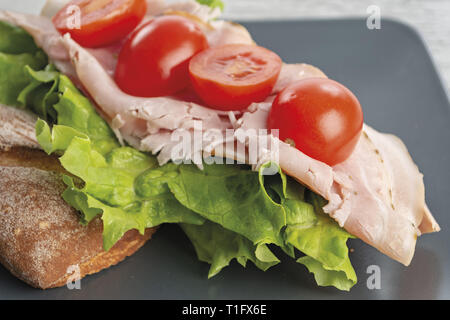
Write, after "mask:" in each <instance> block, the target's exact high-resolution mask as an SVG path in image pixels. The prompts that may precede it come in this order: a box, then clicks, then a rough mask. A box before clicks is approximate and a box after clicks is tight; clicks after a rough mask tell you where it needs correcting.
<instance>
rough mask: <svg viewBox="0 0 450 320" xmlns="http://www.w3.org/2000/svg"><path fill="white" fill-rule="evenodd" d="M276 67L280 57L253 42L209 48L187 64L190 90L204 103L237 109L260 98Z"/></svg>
mask: <svg viewBox="0 0 450 320" xmlns="http://www.w3.org/2000/svg"><path fill="white" fill-rule="evenodd" d="M280 70H281V59H280V57H279V56H278V55H277V54H275V53H274V52H272V51H270V50H268V49H265V48H262V47H259V46H256V45H243V44H230V45H225V46H220V47H213V48H209V49H208V50H205V51H203V52H200V53H199V54H197V55H196V56H195V57H194V58H192V60H191V62H190V63H189V73H190V76H191V82H192V85H193V87H194V90H195V91H196V92H197V94H198V95H199V96H200V98H201V99H202V100H203V101H204V102H205V103H206V104H207V105H209V106H210V107H212V108H214V109H219V110H241V109H245V108H246V107H248V105H249V104H251V103H252V102H260V101H263V100H264V99H265V98H267V96H268V95H269V94H270V93H271V91H272V89H273V86H274V85H275V82H276V81H277V78H278V75H279V74H280Z"/></svg>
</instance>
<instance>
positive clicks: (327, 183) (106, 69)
mask: <svg viewBox="0 0 450 320" xmlns="http://www.w3.org/2000/svg"><path fill="white" fill-rule="evenodd" d="M160 3H161V2H160ZM155 8H156V9H152V10H153V13H152V14H161V13H170V14H179V12H180V11H182V12H184V13H185V15H186V16H189V15H191V16H192V15H194V16H195V17H196V18H195V19H199V20H201V21H202V27H203V28H204V30H205V32H206V34H207V36H208V39H209V41H210V45H212V46H214V45H221V44H224V43H253V40H252V39H251V37H250V35H249V34H248V32H247V30H245V28H243V27H242V26H237V25H234V24H231V23H228V22H223V21H220V20H211V17H213V16H214V12H213V11H211V9H209V8H204V7H203V6H200V5H199V4H198V3H195V2H192V1H188V2H185V3H183V4H176V5H172V6H171V7H170V6H162V5H161V6H160V7H155ZM177 12H178V13H177ZM0 19H2V20H7V21H9V22H12V23H14V24H17V25H19V26H22V27H24V28H25V29H26V30H27V31H29V32H30V33H31V34H32V36H33V37H34V38H35V39H36V42H37V44H38V45H39V46H41V47H42V48H43V49H44V50H45V51H46V52H47V53H48V54H49V56H50V59H52V61H55V62H59V63H60V64H59V65H62V66H66V67H67V68H66V69H62V70H63V72H66V71H65V70H68V71H67V72H69V71H72V72H73V75H74V76H75V77H76V78H77V79H78V81H80V83H81V84H82V86H83V88H84V89H85V90H86V91H87V92H88V93H89V95H90V97H91V98H92V99H93V100H94V102H95V103H96V104H97V106H98V107H99V108H100V109H101V111H102V113H104V114H105V116H106V118H107V120H108V121H109V122H110V124H111V125H112V127H113V129H114V130H115V131H116V132H117V133H118V135H119V136H123V138H124V139H125V140H126V141H127V142H128V143H129V144H130V145H132V146H134V147H135V148H138V149H140V150H143V151H149V152H153V153H155V154H158V161H159V162H160V164H163V163H166V162H168V161H170V160H173V161H176V160H190V159H195V158H198V157H200V159H201V156H202V152H203V151H205V150H207V151H208V152H211V153H213V154H215V155H218V156H223V157H228V158H233V159H238V160H241V161H245V160H246V159H248V154H247V152H248V150H246V148H249V145H248V141H249V140H246V139H240V138H239V137H238V135H237V134H236V133H235V134H234V135H232V136H226V135H223V133H224V132H225V130H226V129H228V128H234V129H236V132H242V131H244V132H248V130H249V129H254V130H256V131H254V132H257V130H258V129H265V128H266V119H267V114H268V111H269V109H270V106H271V102H272V100H273V97H274V96H271V97H269V98H268V99H267V100H266V101H265V102H262V103H255V104H253V105H251V106H250V107H249V108H248V110H246V111H245V112H243V113H242V114H238V113H236V114H235V113H230V114H229V115H228V117H227V116H225V115H224V113H223V112H218V111H215V110H212V109H208V108H206V107H203V106H201V105H199V104H195V103H190V102H186V101H180V100H179V99H174V98H171V97H159V98H139V97H133V96H130V95H127V94H125V93H124V92H122V91H121V90H120V89H119V88H118V87H117V85H116V84H115V82H114V81H113V80H112V78H111V74H112V72H113V68H114V61H113V59H114V57H113V54H112V52H114V51H115V50H118V48H117V47H116V48H101V49H98V50H99V51H93V50H92V49H89V50H87V49H84V48H82V47H80V46H79V45H78V44H77V43H76V42H74V41H73V40H72V39H71V38H70V36H69V35H66V36H64V38H62V37H60V36H59V35H58V34H57V32H56V30H54V29H53V27H52V26H50V24H51V23H50V24H49V20H48V18H42V17H28V16H26V15H19V14H12V13H8V12H0ZM95 50H97V49H95ZM69 58H70V59H69ZM108 59H112V60H108ZM311 77H326V76H325V74H324V73H323V72H322V71H320V70H319V69H317V68H315V67H313V66H310V65H306V64H293V65H289V64H284V65H283V67H282V71H281V73H280V76H279V79H278V81H277V83H276V85H275V87H274V90H273V92H272V93H273V94H276V93H277V92H279V91H280V90H282V89H283V88H285V87H286V86H287V85H289V84H290V83H292V82H294V81H298V80H301V79H305V78H311ZM197 121H200V122H201V124H202V130H203V133H207V134H209V137H210V140H208V141H202V142H201V144H195V142H196V136H195V131H194V128H195V125H196V123H197ZM239 130H241V131H239ZM217 131H218V133H219V135H217V136H216V135H214V134H213V133H214V132H217ZM220 133H222V134H220ZM174 134H178V135H180V136H182V135H187V137H189V143H192V145H193V146H194V147H193V148H192V150H191V152H190V153H189V154H181V155H180V156H179V157H178V158H176V159H175V158H174V149H175V148H177V147H178V144H177V142H176V141H173V140H172V138H173V136H174ZM257 135H258V136H257V138H258V139H262V140H265V141H266V142H268V141H270V142H273V141H276V142H278V149H277V152H278V159H277V161H278V163H279V165H280V167H281V168H282V169H283V171H284V172H286V173H287V174H288V175H290V176H292V177H294V178H295V179H297V180H298V181H299V182H301V183H303V184H304V185H306V186H308V187H309V188H310V189H311V190H313V191H315V192H316V193H318V194H320V195H322V196H323V197H324V198H326V199H327V200H328V201H329V202H328V204H327V205H326V206H325V207H324V211H325V212H326V213H327V214H329V215H330V216H331V217H332V218H334V219H335V220H336V221H337V222H338V223H339V225H340V226H342V227H343V228H345V229H346V230H347V231H349V232H350V233H351V234H353V235H355V236H357V237H359V238H360V239H362V240H363V241H365V242H367V243H368V244H370V245H372V246H374V247H375V248H377V249H378V250H380V251H381V252H383V253H385V254H386V255H388V256H390V257H391V258H393V259H395V260H397V261H399V262H401V263H403V264H405V265H408V264H409V263H410V261H411V259H412V256H413V253H414V248H415V242H416V239H417V236H419V235H421V234H422V233H426V232H433V231H439V225H438V224H437V223H436V221H435V220H434V218H433V217H432V215H431V213H430V212H429V210H428V208H427V206H426V204H425V194H424V185H423V179H422V174H421V173H420V172H419V170H418V168H417V166H416V165H415V164H414V162H413V161H412V159H411V157H410V155H409V153H408V151H407V149H406V147H405V146H404V145H403V143H402V142H401V141H400V140H399V139H398V138H396V137H395V136H392V135H386V134H381V133H379V132H377V131H375V130H374V129H372V128H370V127H369V126H367V125H365V126H364V129H363V134H362V135H361V138H360V140H359V142H358V145H357V147H356V149H355V151H354V152H353V154H352V155H351V156H350V158H349V159H347V160H346V161H345V162H343V163H341V164H339V165H336V166H334V167H330V166H328V165H327V164H325V163H322V162H320V161H317V160H315V159H312V158H310V157H308V156H307V155H305V154H303V153H302V152H301V151H299V150H297V149H295V148H293V147H291V146H290V145H288V144H286V143H283V142H281V141H279V140H278V139H277V138H276V137H274V136H273V135H271V134H260V133H258V134H257ZM247 138H249V139H250V138H252V137H247ZM230 142H231V144H230ZM230 145H231V146H232V147H231V148H230ZM235 145H237V146H241V147H242V148H240V149H239V148H238V149H237V150H236V149H235ZM272 153H273V150H270V149H263V150H262V152H258V154H257V159H256V163H257V164H261V163H262V162H263V161H266V160H267V159H272V160H273V157H272V156H273V154H272Z"/></svg>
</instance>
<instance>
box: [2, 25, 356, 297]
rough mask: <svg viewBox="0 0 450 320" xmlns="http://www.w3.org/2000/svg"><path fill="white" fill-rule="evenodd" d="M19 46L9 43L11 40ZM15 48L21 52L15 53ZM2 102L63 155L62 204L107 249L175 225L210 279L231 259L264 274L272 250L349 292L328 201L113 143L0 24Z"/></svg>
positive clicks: (64, 81)
mask: <svg viewBox="0 0 450 320" xmlns="http://www.w3.org/2000/svg"><path fill="white" fill-rule="evenodd" d="M14 39H16V40H14ZM21 48H22V49H21ZM0 103H5V104H10V105H15V106H18V107H26V108H27V109H29V110H31V111H33V112H34V113H36V114H38V115H39V117H40V119H39V121H38V122H37V123H36V135H37V138H38V141H39V143H40V145H41V146H42V148H43V149H44V150H45V151H46V152H47V153H49V154H50V153H57V154H59V155H60V158H59V159H60V162H61V164H62V166H63V167H64V168H65V169H66V170H67V172H68V174H67V175H65V176H64V182H65V184H66V185H67V189H66V190H65V191H64V193H63V195H62V196H63V198H64V199H65V200H66V201H67V202H68V203H69V204H70V205H71V206H73V207H74V208H76V209H77V210H79V211H80V212H81V213H82V219H81V222H82V223H84V224H87V223H89V221H91V220H92V219H94V218H95V217H97V216H100V217H101V219H102V221H103V224H104V231H103V242H104V249H105V250H108V249H109V248H111V247H112V246H113V245H114V243H116V242H117V241H118V240H119V239H120V238H121V237H122V235H123V234H124V233H125V232H126V231H128V230H130V229H137V230H139V232H141V233H143V232H144V230H145V229H146V228H149V227H154V226H158V225H160V224H163V223H178V224H179V225H180V226H181V228H182V230H183V231H184V232H185V233H186V235H187V236H188V238H189V239H190V240H191V242H192V244H193V246H194V248H195V251H196V253H197V256H198V258H199V259H200V260H201V261H205V262H207V263H209V264H210V265H211V267H210V271H209V274H208V276H209V277H212V276H214V275H216V274H217V273H218V272H220V270H222V268H224V267H226V266H227V265H229V264H230V262H231V261H232V260H234V259H235V260H236V261H237V262H238V263H239V264H241V265H242V266H245V265H246V263H247V262H248V261H252V263H254V264H255V265H256V266H257V267H258V268H260V269H261V270H267V269H268V268H270V267H272V266H274V265H276V264H278V263H279V262H280V261H279V259H278V258H277V257H276V256H275V255H274V254H273V253H272V251H271V250H270V247H271V246H279V247H281V248H282V249H283V250H284V252H286V253H287V254H288V255H290V256H291V257H293V258H294V257H296V256H299V255H301V256H300V257H299V258H298V260H297V261H298V262H299V263H301V264H303V265H304V266H306V268H307V269H308V270H309V271H310V272H312V273H313V274H314V277H315V279H316V282H317V283H318V284H319V285H323V286H330V285H331V286H335V287H336V288H339V289H342V290H349V289H350V288H351V286H353V285H354V284H355V283H356V275H355V272H354V270H353V268H352V266H351V263H350V260H349V257H348V248H347V246H346V242H347V239H348V238H350V237H351V236H350V235H349V234H348V233H347V232H346V231H344V230H343V229H342V228H340V227H339V226H338V225H337V224H336V223H335V222H334V221H333V220H332V219H330V218H329V217H328V216H326V215H325V214H324V213H323V211H322V209H321V208H322V206H323V205H324V204H325V201H324V200H323V199H322V198H320V197H319V196H317V195H315V194H314V193H312V192H310V191H308V190H306V189H305V188H304V187H303V186H302V185H300V184H299V183H297V182H296V181H294V180H293V179H291V178H289V177H286V176H285V175H284V174H283V172H281V170H279V172H278V174H276V175H273V176H265V175H264V174H263V173H264V172H263V171H264V168H265V166H263V167H262V168H261V170H260V172H253V171H251V170H250V168H249V167H247V166H238V165H218V164H213V165H206V164H205V165H204V169H203V170H200V169H199V168H197V167H196V166H194V165H179V166H177V165H175V164H173V163H169V164H167V165H165V166H162V167H160V166H158V163H157V161H156V159H155V157H154V156H151V155H149V154H146V153H142V152H140V151H138V150H136V149H133V148H131V147H128V146H122V145H120V144H119V142H118V141H117V139H116V137H115V135H114V133H113V131H112V130H111V128H110V127H109V126H108V124H107V123H106V122H105V121H104V120H103V119H102V118H101V116H100V115H99V114H98V113H97V112H96V111H95V109H94V107H93V106H92V104H91V102H90V101H89V99H87V98H86V97H85V96H83V94H81V93H80V92H79V91H78V89H77V88H76V87H75V86H74V85H73V84H72V83H71V81H70V80H69V79H68V78H67V77H65V76H64V75H61V74H60V73H59V72H58V71H57V70H56V69H55V68H54V67H53V66H51V65H48V64H47V59H46V57H45V55H44V54H43V53H42V51H40V50H39V49H38V48H37V47H36V46H35V44H34V42H33V41H32V39H31V37H29V36H28V34H27V33H26V32H24V31H23V30H22V29H19V28H16V27H12V26H10V25H8V24H4V23H1V22H0Z"/></svg>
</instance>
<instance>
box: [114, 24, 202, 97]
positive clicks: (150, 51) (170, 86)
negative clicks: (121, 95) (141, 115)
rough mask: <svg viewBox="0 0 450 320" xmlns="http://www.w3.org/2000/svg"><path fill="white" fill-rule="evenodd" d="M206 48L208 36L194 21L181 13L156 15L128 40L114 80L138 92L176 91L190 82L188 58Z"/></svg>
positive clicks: (151, 94)
mask: <svg viewBox="0 0 450 320" xmlns="http://www.w3.org/2000/svg"><path fill="white" fill-rule="evenodd" d="M206 48H208V40H207V39H206V37H205V35H204V34H203V32H202V30H201V29H200V28H199V26H198V25H197V24H196V23H195V22H193V21H191V20H189V19H187V18H184V17H180V16H164V17H159V18H155V19H153V20H151V21H149V22H148V23H145V24H143V25H142V26H141V27H139V28H138V29H137V30H136V31H134V32H133V33H132V34H131V36H130V37H129V38H128V40H127V41H126V42H125V44H124V46H123V47H122V50H121V51H120V54H119V59H118V62H117V67H116V72H115V80H116V82H117V84H118V85H119V87H120V88H121V89H122V90H123V91H125V92H127V93H129V94H131V95H135V96H141V97H156V96H165V95H171V94H174V93H176V92H177V91H180V90H182V89H184V88H185V87H187V86H188V84H189V72H188V65H189V60H190V59H191V58H192V56H194V55H195V54H196V53H198V52H200V51H202V50H204V49H206Z"/></svg>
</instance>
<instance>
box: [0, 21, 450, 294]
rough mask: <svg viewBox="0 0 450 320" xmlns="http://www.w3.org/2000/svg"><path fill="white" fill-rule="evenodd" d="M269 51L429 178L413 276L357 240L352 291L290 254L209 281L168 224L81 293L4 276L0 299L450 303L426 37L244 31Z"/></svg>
mask: <svg viewBox="0 0 450 320" xmlns="http://www.w3.org/2000/svg"><path fill="white" fill-rule="evenodd" d="M244 24H245V26H246V27H248V29H249V31H250V32H251V33H252V35H253V36H254V38H255V40H256V41H257V42H258V43H259V44H261V45H262V46H266V47H268V48H270V49H272V50H274V51H276V52H277V53H279V54H280V56H281V57H282V58H283V60H284V61H286V62H306V63H310V64H313V65H316V66H318V67H320V68H321V69H322V70H323V71H324V72H325V73H326V74H327V75H328V76H329V77H331V78H333V79H335V80H337V81H340V82H341V83H343V84H345V85H346V86H348V87H349V88H350V89H351V90H352V91H353V92H354V93H355V94H356V95H357V96H358V97H359V99H360V101H361V104H362V106H363V109H364V116H365V121H366V122H367V123H368V124H369V125H372V126H373V127H375V128H376V129H378V130H380V131H383V132H391V133H395V134H396V135H398V136H399V137H400V138H402V139H403V141H404V142H405V143H406V145H407V146H408V148H409V151H410V152H411V155H412V157H413V159H414V160H415V162H416V163H417V164H418V166H419V168H420V169H421V171H422V172H423V173H424V174H425V185H426V190H427V201H428V204H429V207H430V209H431V211H432V212H433V213H434V215H435V217H436V218H437V220H438V222H439V223H440V225H441V227H442V229H443V231H441V232H440V233H438V234H432V235H425V236H423V237H421V238H420V239H419V242H418V245H417V249H416V254H415V257H414V259H413V261H412V263H411V265H410V266H409V267H408V268H406V267H404V266H402V265H400V264H399V263H397V262H395V261H392V260H391V259H389V258H387V257H386V256H384V255H382V254H380V253H379V252H378V251H376V250H375V249H373V248H371V247H369V246H367V245H365V244H364V243H362V241H360V240H351V241H349V246H350V247H351V248H354V252H353V253H351V260H352V262H353V265H354V267H355V269H356V273H357V275H358V278H359V281H358V284H357V285H356V286H355V287H354V288H353V289H352V290H351V292H350V293H347V292H340V291H338V290H336V289H334V288H322V287H317V286H316V284H315V282H314V280H313V277H312V275H311V274H309V273H308V272H307V270H306V268H305V267H303V266H302V265H299V264H297V263H295V261H293V260H292V259H290V258H288V259H286V257H285V256H284V254H283V253H281V252H279V251H276V250H275V253H276V254H278V256H279V257H281V260H282V263H281V264H280V265H278V266H275V267H273V268H272V269H270V270H269V271H267V272H262V271H259V270H258V269H256V268H255V267H254V266H252V265H250V264H251V263H249V265H248V266H247V269H243V268H242V267H240V266H239V265H238V264H237V263H232V264H231V266H230V267H228V268H226V269H225V270H223V271H222V272H221V273H220V274H219V275H218V276H216V277H214V278H213V279H211V280H207V277H206V276H207V272H208V265H207V264H205V263H202V262H199V261H198V260H197V258H196V256H195V253H194V250H193V248H192V247H191V245H190V244H189V241H188V240H187V238H186V237H185V236H184V235H183V233H182V232H181V230H180V229H179V228H178V227H177V226H169V225H166V226H163V227H162V228H161V229H160V230H159V231H158V232H157V233H156V235H155V236H154V238H153V239H152V240H151V241H150V242H148V243H147V244H146V245H145V247H144V248H142V249H141V250H140V251H139V252H137V253H136V254H135V255H133V256H132V257H130V258H128V259H127V260H126V261H124V262H122V263H120V264H119V265H118V266H115V267H112V268H110V269H108V270H105V271H103V272H100V273H99V274H96V275H93V276H89V277H87V278H85V279H83V280H82V281H81V290H68V289H67V288H65V287H64V288H59V289H52V290H47V291H40V290H36V289H32V288H30V287H28V286H27V285H25V284H24V283H22V282H20V281H19V280H17V279H15V278H14V277H13V276H11V275H10V274H9V273H8V272H7V271H6V270H4V269H3V268H2V269H0V298H20V299H25V298H34V299H50V298H51V299H53V298H58V299H81V298H84V299H93V298H101V299H108V298H112V299H117V298H127V299H141V298H151V299H183V298H187V299H243V298H247V299H311V298H315V299H317V298H318V299H321V298H324V299H348V298H356V299H396V298H400V299H409V298H419V299H421V298H429V299H435V298H441V299H442V298H447V299H449V298H450V276H449V273H448V272H447V271H446V270H447V268H448V267H449V266H450V261H449V259H450V256H449V243H450V237H449V233H448V232H447V226H448V224H449V222H450V216H449V215H448V202H447V201H448V195H449V194H450V188H449V186H450V183H449V181H450V170H449V168H448V164H449V163H450V148H449V145H450V143H449V141H450V129H449V125H448V124H449V121H450V108H449V102H448V97H447V95H446V92H445V90H444V89H443V85H442V83H441V81H440V79H439V76H438V74H437V72H436V69H435V67H434V65H433V63H432V61H431V59H430V56H429V54H428V52H427V50H426V48H425V47H424V44H423V42H422V40H421V39H420V37H419V36H418V34H417V33H416V32H415V31H414V30H412V29H411V28H409V27H408V26H405V25H403V24H401V23H398V22H395V21H390V20H386V19H385V20H383V21H382V29H381V30H372V31H371V30H368V29H367V28H366V26H365V21H364V20H311V21H283V22H281V21H272V22H251V23H244ZM371 265H377V266H379V267H380V271H381V289H380V290H369V289H368V287H367V285H366V283H367V280H368V278H369V276H370V275H369V274H368V273H367V268H368V267H369V266H371Z"/></svg>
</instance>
